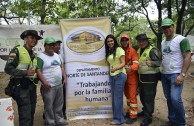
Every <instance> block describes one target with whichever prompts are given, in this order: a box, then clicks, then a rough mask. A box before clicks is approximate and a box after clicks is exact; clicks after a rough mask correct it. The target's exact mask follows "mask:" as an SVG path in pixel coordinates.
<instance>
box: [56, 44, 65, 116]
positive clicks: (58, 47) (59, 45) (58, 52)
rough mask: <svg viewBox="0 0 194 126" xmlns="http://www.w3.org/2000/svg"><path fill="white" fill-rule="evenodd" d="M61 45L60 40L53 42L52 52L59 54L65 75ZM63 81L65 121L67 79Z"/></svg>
mask: <svg viewBox="0 0 194 126" xmlns="http://www.w3.org/2000/svg"><path fill="white" fill-rule="evenodd" d="M61 43H62V41H61V40H56V41H55V44H54V52H55V53H57V54H59V56H60V58H61V62H62V63H63V68H62V70H64V73H65V74H66V72H65V66H64V65H65V64H64V63H65V56H64V55H63V54H62V53H61V52H60V49H61ZM63 81H64V83H65V85H64V86H63V97H64V104H63V115H64V118H65V119H67V117H66V83H67V78H63Z"/></svg>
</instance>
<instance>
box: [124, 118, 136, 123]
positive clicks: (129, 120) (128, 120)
mask: <svg viewBox="0 0 194 126" xmlns="http://www.w3.org/2000/svg"><path fill="white" fill-rule="evenodd" d="M135 121H137V118H134V119H131V118H128V119H127V120H126V121H125V123H126V124H132V123H134V122H135Z"/></svg>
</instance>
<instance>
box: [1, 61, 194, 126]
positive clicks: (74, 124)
mask: <svg viewBox="0 0 194 126" xmlns="http://www.w3.org/2000/svg"><path fill="white" fill-rule="evenodd" d="M192 70H194V63H192V65H191V66H190V68H189V71H188V72H187V76H186V77H185V83H184V89H183V93H182V98H183V102H184V106H185V111H186V116H187V118H186V119H187V126H194V117H193V114H194V113H193V107H194V78H193V77H190V76H188V73H189V72H191V71H192ZM8 81H9V75H7V74H5V73H0V98H6V97H8V96H6V95H5V94H4V88H5V87H6V85H7V83H8ZM39 89H40V87H39V86H38V87H37V96H38V99H37V105H36V113H35V115H34V126H43V119H42V112H43V102H42V98H41V95H40V91H39ZM124 102H125V101H124ZM13 108H14V126H18V112H17V105H16V102H15V101H14V100H13ZM138 108H139V112H140V111H141V108H142V105H141V102H140V101H139V96H138ZM125 111H126V104H125ZM142 119H143V118H138V120H137V122H135V123H134V124H132V125H131V126H139V125H140V123H141V121H142ZM166 121H167V106H166V99H165V98H164V95H163V90H162V85H161V82H159V83H158V86H157V95H156V99H155V111H154V114H153V123H152V124H151V125H150V126H160V125H162V124H163V123H165V122H166ZM110 122H111V119H88V120H74V121H71V120H68V123H69V126H108V125H110ZM123 126H127V124H123Z"/></svg>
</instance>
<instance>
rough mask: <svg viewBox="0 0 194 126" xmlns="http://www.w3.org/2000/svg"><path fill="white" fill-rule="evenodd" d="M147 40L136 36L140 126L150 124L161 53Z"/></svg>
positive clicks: (144, 37)
mask: <svg viewBox="0 0 194 126" xmlns="http://www.w3.org/2000/svg"><path fill="white" fill-rule="evenodd" d="M149 39H150V38H148V37H147V35H146V34H139V35H137V36H136V40H137V44H138V46H139V49H138V51H137V53H138V58H139V69H138V74H139V80H138V84H139V95H140V100H141V103H142V105H143V111H142V112H141V113H139V114H138V116H144V119H143V121H142V122H141V125H140V126H148V125H149V124H150V123H152V114H153V112H154V100H155V96H156V87H157V83H158V79H159V78H158V75H159V71H160V69H159V67H160V63H161V53H160V51H159V50H158V49H157V48H156V47H154V46H152V45H151V44H150V42H149Z"/></svg>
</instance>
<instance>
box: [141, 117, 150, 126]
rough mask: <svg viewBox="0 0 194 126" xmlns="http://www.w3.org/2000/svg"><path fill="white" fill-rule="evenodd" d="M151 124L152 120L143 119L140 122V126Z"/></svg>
mask: <svg viewBox="0 0 194 126" xmlns="http://www.w3.org/2000/svg"><path fill="white" fill-rule="evenodd" d="M151 123H152V118H149V119H144V120H143V121H142V122H141V124H140V126H149V124H151Z"/></svg>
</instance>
